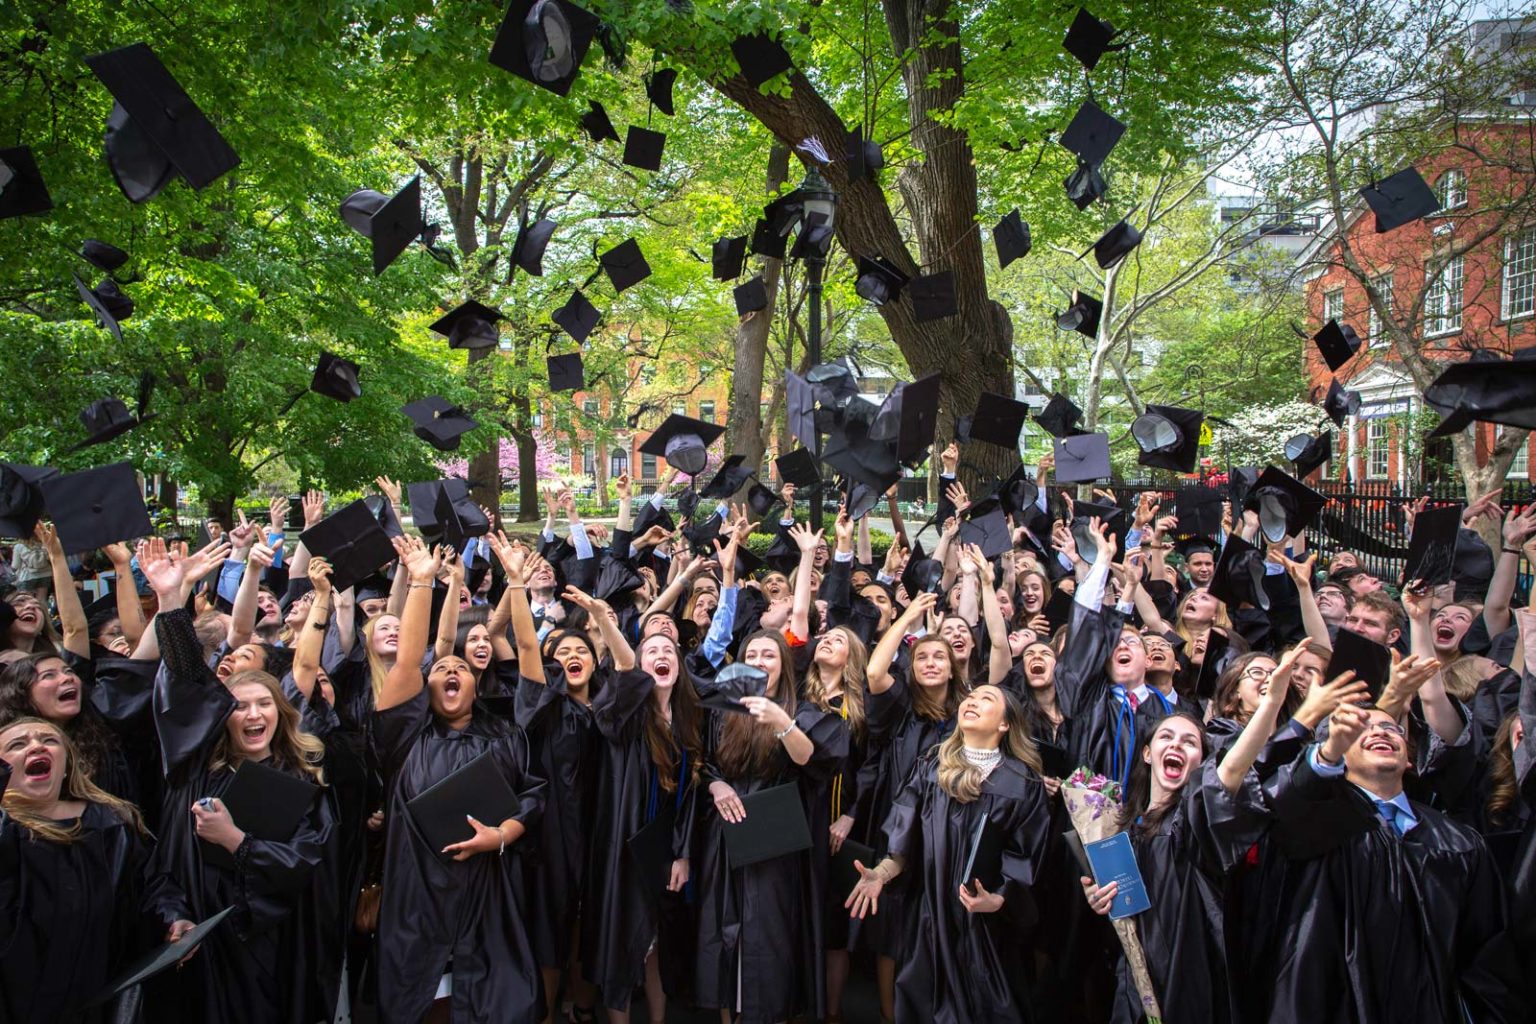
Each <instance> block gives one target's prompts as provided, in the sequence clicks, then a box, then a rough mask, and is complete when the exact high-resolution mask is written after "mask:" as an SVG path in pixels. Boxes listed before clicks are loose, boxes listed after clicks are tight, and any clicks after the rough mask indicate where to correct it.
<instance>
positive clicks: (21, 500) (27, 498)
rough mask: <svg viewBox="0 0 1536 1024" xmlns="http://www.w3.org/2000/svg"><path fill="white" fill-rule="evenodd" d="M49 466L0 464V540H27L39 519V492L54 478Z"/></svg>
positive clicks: (56, 474)
mask: <svg viewBox="0 0 1536 1024" xmlns="http://www.w3.org/2000/svg"><path fill="white" fill-rule="evenodd" d="M58 475H59V471H58V470H56V469H54V468H52V467H51V466H23V465H21V464H20V463H16V462H0V537H31V536H32V531H33V529H34V528H35V527H36V526H37V521H38V520H39V519H41V518H42V515H43V490H42V487H41V486H40V485H41V483H42V481H43V480H45V479H47V478H48V477H53V476H58Z"/></svg>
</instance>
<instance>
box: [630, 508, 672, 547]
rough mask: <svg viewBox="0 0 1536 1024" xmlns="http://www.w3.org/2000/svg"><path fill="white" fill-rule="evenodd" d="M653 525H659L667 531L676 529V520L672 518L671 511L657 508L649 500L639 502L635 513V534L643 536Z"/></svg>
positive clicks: (670, 531)
mask: <svg viewBox="0 0 1536 1024" xmlns="http://www.w3.org/2000/svg"><path fill="white" fill-rule="evenodd" d="M653 526H659V527H661V528H662V529H663V530H666V531H667V532H668V533H672V532H673V531H675V530H676V529H677V522H676V521H675V520H673V518H672V513H670V512H668V511H667V510H666V509H664V508H657V507H656V506H655V505H652V504H651V503H650V502H649V501H642V502H641V503H640V511H638V512H636V513H635V536H636V537H637V538H638V537H643V536H645V534H646V531H648V530H649V529H650V528H651V527H653Z"/></svg>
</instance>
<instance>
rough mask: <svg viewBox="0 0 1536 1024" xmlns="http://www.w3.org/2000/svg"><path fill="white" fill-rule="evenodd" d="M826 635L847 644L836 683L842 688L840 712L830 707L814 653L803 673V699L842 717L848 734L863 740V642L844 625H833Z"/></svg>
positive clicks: (866, 656) (866, 653)
mask: <svg viewBox="0 0 1536 1024" xmlns="http://www.w3.org/2000/svg"><path fill="white" fill-rule="evenodd" d="M827 632H828V633H841V634H842V635H843V640H844V641H845V642H846V643H847V645H848V660H847V661H845V662H843V671H842V675H841V676H840V677H839V680H838V681H839V682H840V683H841V684H842V688H843V706H842V709H841V710H839V709H837V708H834V707H833V706H832V700H831V698H830V697H828V696H827V688H826V687H825V686H824V685H823V684H822V681H821V669H819V668H817V667H816V656H815V653H814V652H812V655H811V665H810V667H809V668H808V669H806V672H805V699H806V700H808V701H810V702H811V703H812V704H814V705H816V706H817V707H818V708H820V709H821V710H823V711H831V712H832V713H833V714H841V715H842V717H843V718H844V719H845V720H846V721H847V722H848V729H849V731H850V732H852V733H853V735H854V736H856V737H859V738H861V739H862V738H863V736H864V685H865V682H864V680H865V676H866V673H867V670H868V667H869V651H868V649H866V648H865V646H864V641H862V640H860V639H859V638H858V635H857V634H856V633H854V631H853V630H851V629H849V628H848V627H847V626H833V627H832V628H831V629H829V630H827ZM818 642H819V641H818Z"/></svg>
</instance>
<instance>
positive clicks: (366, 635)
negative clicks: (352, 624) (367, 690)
mask: <svg viewBox="0 0 1536 1024" xmlns="http://www.w3.org/2000/svg"><path fill="white" fill-rule="evenodd" d="M388 614H389V612H380V613H379V614H377V615H375V616H374V617H373V618H371V619H369V620H368V621H367V622H366V623H364V625H363V654H364V656H365V657H366V658H367V659H368V681H369V683H371V684H372V686H373V700H374V703H375V704H377V703H378V700H379V697H380V696H382V695H383V693H384V680H386V679H388V678H389V662H387V661H385V660H384V659H383V658H381V657H379V655H378V653H377V652H376V651H374V649H373V631H374V630H375V629H377V628H378V625H379V620H380V619H382V618H384V616H386V615H388ZM396 621H398V618H397V620H396Z"/></svg>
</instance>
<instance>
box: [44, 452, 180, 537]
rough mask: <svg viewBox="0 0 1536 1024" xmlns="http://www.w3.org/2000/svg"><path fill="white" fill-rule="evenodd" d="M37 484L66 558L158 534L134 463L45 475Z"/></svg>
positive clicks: (113, 464)
mask: <svg viewBox="0 0 1536 1024" xmlns="http://www.w3.org/2000/svg"><path fill="white" fill-rule="evenodd" d="M37 483H38V486H39V487H41V489H42V492H43V505H44V507H45V508H46V509H47V510H48V518H49V519H52V520H53V525H54V527H55V528H56V529H57V530H58V531H59V543H60V544H62V545H63V546H64V553H65V554H66V555H77V554H79V553H80V552H82V551H94V550H95V549H96V548H101V547H106V546H107V545H108V544H114V543H116V542H117V541H121V540H133V539H134V538H136V537H147V536H149V535H150V534H151V533H153V532H154V530H155V528H154V525H153V524H151V523H150V521H149V510H148V509H146V508H145V507H144V492H143V490H142V489H141V488H140V486H139V479H138V477H137V476H135V475H134V472H133V464H132V463H128V462H114V463H112V464H111V465H108V466H97V467H96V468H94V469H87V470H82V471H81V472H79V473H67V474H64V475H63V476H46V477H42V478H41V479H39V480H38V481H37Z"/></svg>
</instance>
